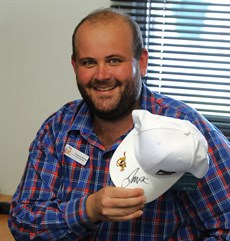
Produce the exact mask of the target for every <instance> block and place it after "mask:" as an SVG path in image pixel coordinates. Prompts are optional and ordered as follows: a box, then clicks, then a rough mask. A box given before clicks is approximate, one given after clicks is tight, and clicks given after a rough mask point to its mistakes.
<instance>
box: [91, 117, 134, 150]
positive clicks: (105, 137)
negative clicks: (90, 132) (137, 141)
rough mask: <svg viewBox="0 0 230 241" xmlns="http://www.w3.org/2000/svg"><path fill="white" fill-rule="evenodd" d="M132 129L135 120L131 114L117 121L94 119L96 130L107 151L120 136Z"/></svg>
mask: <svg viewBox="0 0 230 241" xmlns="http://www.w3.org/2000/svg"><path fill="white" fill-rule="evenodd" d="M132 128H133V120H132V115H131V113H130V114H128V115H127V116H124V117H122V118H120V119H118V120H115V121H107V120H102V119H100V118H98V117H96V116H95V117H94V130H95V132H96V134H97V136H98V138H99V140H100V141H101V143H102V144H103V145H104V147H105V148H106V149H108V148H110V147H111V146H112V145H113V144H114V143H115V142H116V140H117V139H118V138H119V137H120V136H122V135H123V134H125V133H126V132H127V131H128V130H130V129H132Z"/></svg>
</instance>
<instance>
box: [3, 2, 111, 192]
mask: <svg viewBox="0 0 230 241" xmlns="http://www.w3.org/2000/svg"><path fill="white" fill-rule="evenodd" d="M0 1H1V5H0V6H1V9H0V11H1V12H0V13H1V20H0V22H1V38H0V39H1V43H0V46H1V49H0V53H1V64H0V66H1V69H0V73H1V75H0V78H1V86H0V87H1V93H0V94H1V96H0V98H1V113H0V114H1V117H0V118H1V130H0V131H1V133H0V135H1V142H0V147H1V149H0V154H1V156H0V193H1V194H8V195H11V194H13V193H14V191H15V189H16V187H17V185H18V183H19V180H20V178H21V176H22V173H23V170H24V167H25V164H26V160H27V155H28V147H29V144H30V143H31V141H32V140H33V138H34V137H35V134H36V132H37V130H38V128H39V127H40V125H41V124H42V122H43V121H44V119H45V118H47V117H48V116H49V115H50V114H51V113H53V112H54V111H56V110H57V109H58V108H59V107H61V106H62V105H63V104H65V103H66V102H68V101H70V100H73V99H75V98H80V95H79V93H78V90H77V87H76V84H75V78H74V74H73V71H72V67H71V64H70V55H71V35H72V32H73V29H74V27H75V26H76V24H77V23H78V22H79V21H80V19H81V18H82V17H83V16H84V15H85V14H86V13H88V12H90V11H91V10H93V9H96V8H98V7H106V6H109V4H110V1H109V0H103V1H97V0H91V1H89V0H75V1H68V0H67V1H61V0H57V1H54V0H52V1H50V0H47V1H21V0H18V1H11V0H8V1H5V0H4V1H3V0H0Z"/></svg>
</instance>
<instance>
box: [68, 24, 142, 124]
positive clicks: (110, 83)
mask: <svg viewBox="0 0 230 241" xmlns="http://www.w3.org/2000/svg"><path fill="white" fill-rule="evenodd" d="M132 46H133V45H132V32H131V30H130V28H129V26H128V25H127V23H125V22H123V21H115V22H107V23H106V24H105V23H101V22H99V23H93V24H92V23H89V22H86V23H84V24H83V25H81V26H80V28H79V29H78V32H77V34H76V36H75V47H76V56H75V58H76V61H72V64H73V67H74V71H75V74H76V79H77V85H78V88H79V91H80V93H81V95H82V97H83V99H84V100H85V101H86V103H87V104H88V106H89V108H90V109H91V111H92V112H93V113H94V114H95V115H97V116H98V117H100V118H102V119H107V120H114V119H116V118H120V117H121V116H123V115H125V114H127V113H129V112H130V111H132V109H133V107H134V105H135V104H136V103H137V100H138V98H139V95H140V90H141V74H145V70H146V63H145V62H146V60H145V56H142V57H141V58H140V60H139V61H138V60H136V59H135V58H134V53H133V48H132ZM142 55H146V54H142ZM143 72H144V73H143Z"/></svg>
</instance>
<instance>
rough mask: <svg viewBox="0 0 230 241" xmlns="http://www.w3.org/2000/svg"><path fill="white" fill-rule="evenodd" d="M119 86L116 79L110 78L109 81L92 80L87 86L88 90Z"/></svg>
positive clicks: (119, 83)
mask: <svg viewBox="0 0 230 241" xmlns="http://www.w3.org/2000/svg"><path fill="white" fill-rule="evenodd" d="M119 85H121V82H120V81H119V80H117V79H114V78H111V79H105V80H98V79H94V80H92V81H90V83H89V84H88V85H87V87H89V88H96V89H97V88H108V87H113V88H114V87H116V86H119Z"/></svg>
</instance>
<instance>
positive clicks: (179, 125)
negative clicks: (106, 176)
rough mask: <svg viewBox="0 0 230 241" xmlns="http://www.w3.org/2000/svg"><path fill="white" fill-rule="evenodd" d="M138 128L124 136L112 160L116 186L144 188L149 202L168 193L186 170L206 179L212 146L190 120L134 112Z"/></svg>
mask: <svg viewBox="0 0 230 241" xmlns="http://www.w3.org/2000/svg"><path fill="white" fill-rule="evenodd" d="M132 117H133V122H134V129H133V130H132V131H131V132H130V133H129V134H128V135H127V136H126V137H125V138H124V140H123V141H122V142H121V143H120V145H119V146H118V148H117V149H116V151H115V152H114V154H113V156H112V159H111V162H110V176H111V179H112V181H113V183H114V184H115V186H119V187H124V188H136V187H140V188H143V189H144V192H145V196H146V198H147V202H151V201H153V200H154V199H156V198H158V197H159V196H160V195H162V194H163V193H164V192H166V191H167V190H168V189H169V188H170V187H171V186H173V184H175V183H176V182H177V181H178V179H180V177H182V176H183V175H184V173H185V172H189V173H191V174H192V175H194V176H195V177H197V178H202V177H203V176H204V175H205V174H206V172H207V170H208V166H209V158H208V152H207V149H208V145H207V142H206V140H205V138H204V137H203V135H202V134H201V132H200V131H199V130H198V129H197V127H196V126H194V125H193V124H192V123H190V122H189V121H187V120H180V119H175V118H171V117H166V116H160V115H154V114H151V113H150V112H148V111H146V110H134V111H133V112H132Z"/></svg>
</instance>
